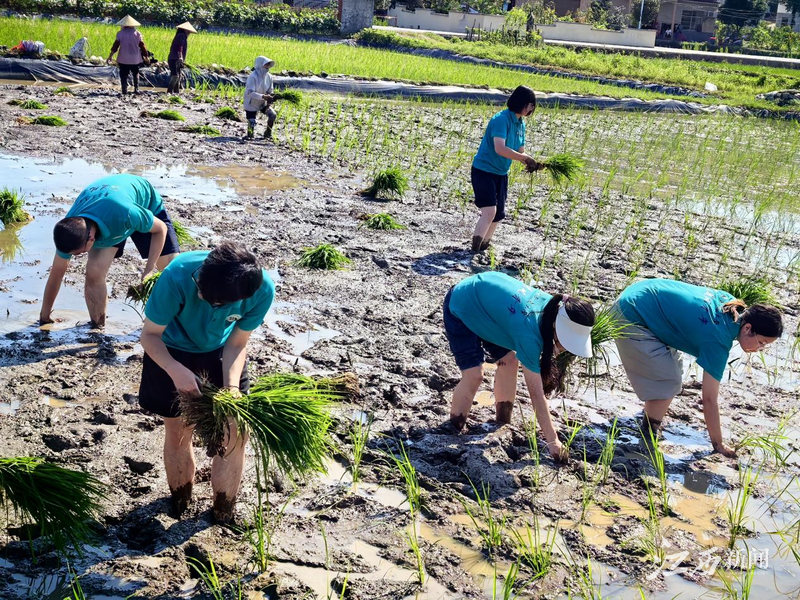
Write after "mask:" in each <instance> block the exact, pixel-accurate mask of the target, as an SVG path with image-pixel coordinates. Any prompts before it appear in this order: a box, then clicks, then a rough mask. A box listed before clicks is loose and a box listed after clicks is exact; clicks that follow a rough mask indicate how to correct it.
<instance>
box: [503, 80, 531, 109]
mask: <svg viewBox="0 0 800 600" xmlns="http://www.w3.org/2000/svg"><path fill="white" fill-rule="evenodd" d="M528 104H533V109H534V110H536V94H535V93H534V91H533V90H532V89H531V88H529V87H528V86H526V85H520V86H517V88H516V89H515V90H514V91H513V92H511V95H510V96H509V97H508V100H507V101H506V106H507V107H508V110H510V111H511V112H513V113H517V114H519V113H521V112H522V111H523V109H524V108H525V107H526V106H528Z"/></svg>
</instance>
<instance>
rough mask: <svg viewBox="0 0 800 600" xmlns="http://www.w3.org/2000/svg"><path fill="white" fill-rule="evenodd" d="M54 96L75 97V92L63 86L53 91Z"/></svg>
mask: <svg viewBox="0 0 800 600" xmlns="http://www.w3.org/2000/svg"><path fill="white" fill-rule="evenodd" d="M53 94H55V95H56V96H74V95H75V92H73V91H72V89H70V88H68V87H67V86H66V85H62V86H59V87H57V88H56V89H55V90H53Z"/></svg>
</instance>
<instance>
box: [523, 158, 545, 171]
mask: <svg viewBox="0 0 800 600" xmlns="http://www.w3.org/2000/svg"><path fill="white" fill-rule="evenodd" d="M543 168H544V165H543V164H542V163H540V162H537V161H535V160H534V159H532V158H530V159H528V160H526V161H525V170H526V171H527V172H528V173H534V172H536V171H541V170H542V169H543Z"/></svg>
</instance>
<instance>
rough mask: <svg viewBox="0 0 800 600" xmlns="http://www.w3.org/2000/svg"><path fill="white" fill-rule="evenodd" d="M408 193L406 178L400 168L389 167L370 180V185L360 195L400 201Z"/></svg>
mask: <svg viewBox="0 0 800 600" xmlns="http://www.w3.org/2000/svg"><path fill="white" fill-rule="evenodd" d="M406 191H408V177H406V175H405V173H403V170H402V169H401V168H400V167H389V168H388V169H385V170H383V171H379V172H378V173H377V174H376V175H375V177H374V178H373V179H372V185H370V186H369V187H368V188H366V189H365V190H363V191H362V192H361V194H362V195H363V196H368V197H370V198H389V199H392V198H396V199H401V198H402V197H403V196H405V193H406Z"/></svg>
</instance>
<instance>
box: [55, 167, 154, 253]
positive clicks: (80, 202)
mask: <svg viewBox="0 0 800 600" xmlns="http://www.w3.org/2000/svg"><path fill="white" fill-rule="evenodd" d="M162 210H164V202H163V200H162V199H161V195H160V194H159V193H158V192H157V191H156V189H155V188H154V187H153V185H152V184H151V183H150V182H149V181H147V179H145V178H144V177H138V176H136V175H129V174H127V173H122V174H120V175H109V176H108V177H103V178H102V179H98V180H97V181H95V182H94V183H92V184H90V185H89V186H88V187H87V188H86V189H84V190H83V191H82V192H81V193H80V195H79V196H78V198H77V199H76V200H75V203H74V204H73V205H72V207H71V208H70V209H69V211H68V212H67V217H86V218H87V219H91V220H92V221H94V222H95V223H97V229H98V232H97V237H96V239H95V242H94V246H93V247H94V248H110V247H111V246H116V245H117V244H119V243H120V242H121V241H123V240H126V239H127V238H128V237H129V236H130V235H131V234H132V233H133V232H134V231H141V232H143V233H144V232H148V231H150V230H151V229H152V228H153V217H154V215H157V214H158V213H160V212H161V211H162ZM56 253H57V254H58V255H59V256H60V257H61V258H66V259H70V258H72V255H71V254H66V253H64V252H60V251H58V250H56Z"/></svg>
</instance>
